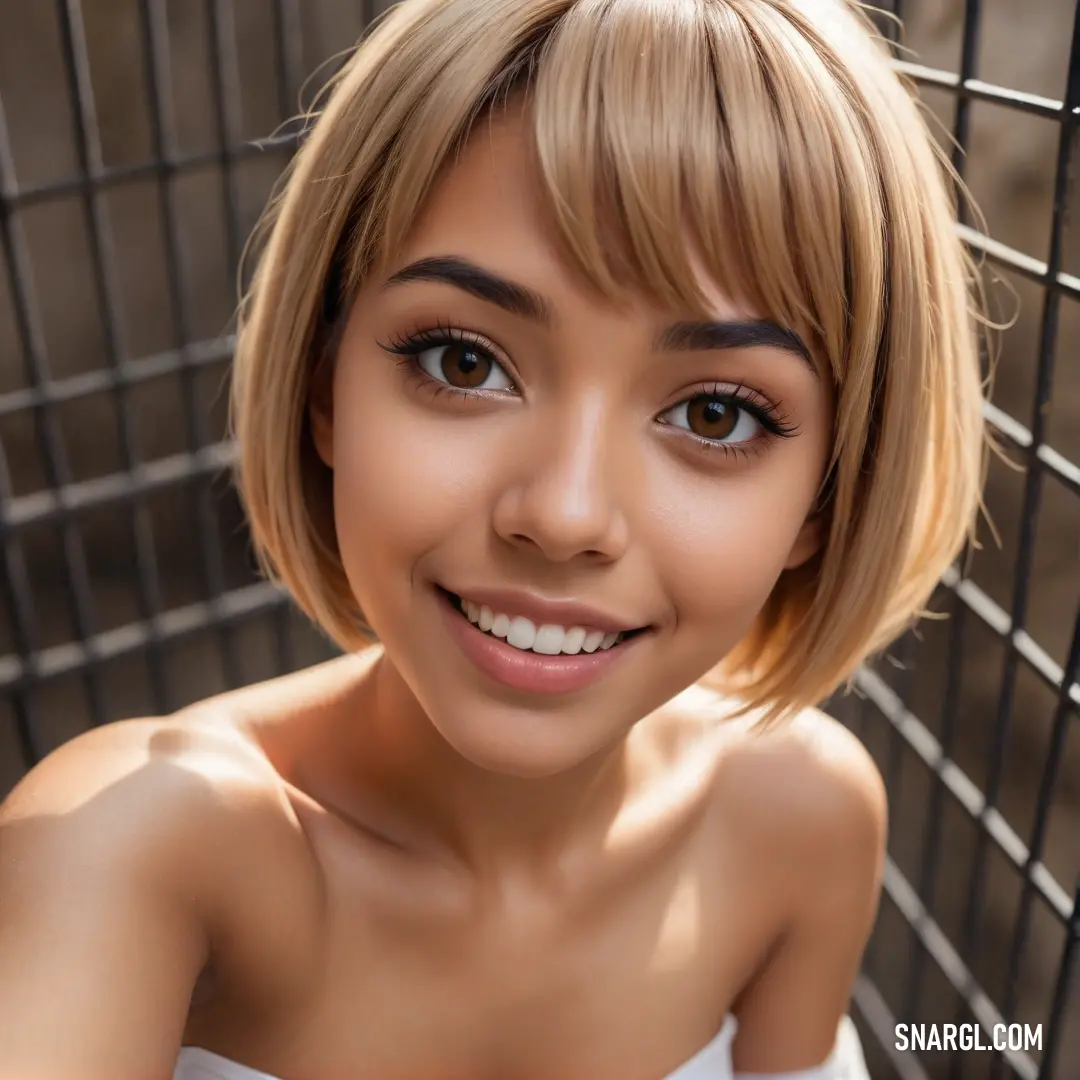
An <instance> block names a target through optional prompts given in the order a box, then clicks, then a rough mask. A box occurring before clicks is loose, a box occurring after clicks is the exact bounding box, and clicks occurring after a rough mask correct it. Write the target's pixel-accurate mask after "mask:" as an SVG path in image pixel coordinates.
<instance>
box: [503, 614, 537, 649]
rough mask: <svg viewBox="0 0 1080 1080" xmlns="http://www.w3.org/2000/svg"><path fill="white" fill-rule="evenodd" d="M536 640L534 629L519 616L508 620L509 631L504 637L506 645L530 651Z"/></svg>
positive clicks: (527, 621) (526, 620)
mask: <svg viewBox="0 0 1080 1080" xmlns="http://www.w3.org/2000/svg"><path fill="white" fill-rule="evenodd" d="M535 640H536V627H535V626H533V624H532V623H531V622H530V621H529V620H528V619H525V618H522V617H521V616H520V615H517V616H515V617H514V618H513V619H511V620H510V631H509V633H508V634H507V635H506V643H507V644H508V645H513V646H514V648H515V649H531V648H532V647H533V642H534V641H535Z"/></svg>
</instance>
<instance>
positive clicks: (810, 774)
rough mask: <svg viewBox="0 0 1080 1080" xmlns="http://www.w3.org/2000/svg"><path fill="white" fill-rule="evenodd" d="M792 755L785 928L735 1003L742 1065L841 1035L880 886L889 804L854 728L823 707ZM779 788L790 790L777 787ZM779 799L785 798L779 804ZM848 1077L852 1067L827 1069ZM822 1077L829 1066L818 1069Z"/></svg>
mask: <svg viewBox="0 0 1080 1080" xmlns="http://www.w3.org/2000/svg"><path fill="white" fill-rule="evenodd" d="M815 726H816V729H817V730H816V732H815V737H814V738H813V740H812V741H811V742H810V743H809V744H808V745H807V746H806V747H804V749H805V750H806V751H807V752H805V753H804V752H800V753H799V754H798V755H797V757H798V758H800V759H801V760H794V759H793V758H792V757H789V758H787V760H783V761H780V762H778V763H777V764H778V766H779V770H780V772H782V773H783V774H784V775H777V776H776V777H775V780H776V786H775V787H773V793H774V798H775V803H774V807H773V811H774V812H775V813H777V814H778V815H779V817H778V820H777V821H776V822H775V823H774V830H775V831H776V832H777V833H778V835H782V836H783V839H782V840H780V841H778V843H777V848H778V852H777V857H778V858H780V859H782V860H783V863H784V866H785V874H784V877H785V878H786V885H787V890H788V891H789V896H790V918H789V921H788V925H787V929H786V931H785V932H784V933H783V934H782V935H781V937H780V939H779V940H778V942H777V944H776V946H775V947H774V949H773V950H772V951H771V953H770V956H769V960H768V962H767V963H766V964H765V965H764V966H763V968H762V970H761V971H760V972H759V974H758V975H757V977H756V978H755V979H754V980H753V982H752V983H751V984H750V985H749V986H748V987H747V988H746V989H745V990H744V992H743V993H742V994H741V995H740V998H739V1001H738V1002H737V1003H736V1006H735V1010H734V1011H735V1013H736V1016H737V1017H738V1020H739V1032H738V1035H737V1037H736V1040H735V1045H734V1047H733V1054H732V1057H733V1064H734V1067H735V1070H736V1072H737V1073H740V1074H741V1073H766V1074H768V1073H784V1072H795V1071H796V1070H804V1069H805V1070H811V1072H810V1073H809V1076H808V1080H809V1077H814V1078H815V1080H816V1078H817V1077H818V1076H819V1075H820V1074H818V1073H817V1072H815V1071H813V1067H814V1066H817V1065H820V1064H821V1063H823V1062H825V1061H826V1059H827V1058H828V1057H829V1055H830V1054H831V1053H832V1051H833V1049H834V1046H835V1045H836V1043H837V1038H838V1025H839V1024H840V1021H841V1019H842V1017H843V1016H844V1014H845V1013H846V1010H847V1008H848V1005H849V1001H850V996H851V989H852V986H853V984H854V982H855V978H856V976H857V974H858V971H859V966H860V962H861V960H862V954H863V950H864V948H865V946H866V941H867V939H868V937H869V935H870V932H871V930H872V928H873V924H874V919H875V916H876V913H877V906H878V899H879V895H880V889H881V872H882V864H883V860H884V851H885V842H886V827H887V826H886V821H887V806H886V798H885V791H884V787H883V785H882V782H881V778H880V775H879V774H878V771H877V769H876V767H875V765H874V763H873V761H872V760H871V758H870V757H869V755H868V754H867V753H866V751H865V750H864V749H863V748H862V746H861V744H859V743H858V742H857V741H856V740H855V738H854V737H853V736H852V735H850V734H849V733H848V732H846V731H844V730H843V729H841V728H840V727H839V725H835V723H834V722H833V721H829V720H827V719H826V718H824V717H822V718H821V720H820V721H819V723H818V724H817V725H815ZM780 790H782V791H783V794H780ZM777 804H778V805H777ZM828 1075H829V1077H830V1080H832V1077H833V1076H834V1075H835V1076H836V1077H837V1080H839V1078H840V1077H844V1078H846V1077H847V1076H848V1075H850V1074H849V1073H847V1072H842V1073H839V1074H836V1073H834V1072H830V1073H829V1074H828ZM821 1080H824V1075H822V1076H821Z"/></svg>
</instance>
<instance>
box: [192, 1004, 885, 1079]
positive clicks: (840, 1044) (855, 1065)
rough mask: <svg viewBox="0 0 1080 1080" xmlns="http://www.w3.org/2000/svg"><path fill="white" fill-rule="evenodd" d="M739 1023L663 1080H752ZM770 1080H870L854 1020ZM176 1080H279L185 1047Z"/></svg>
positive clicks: (729, 1023) (728, 1025)
mask: <svg viewBox="0 0 1080 1080" xmlns="http://www.w3.org/2000/svg"><path fill="white" fill-rule="evenodd" d="M738 1026H739V1024H738V1021H737V1020H736V1019H735V1017H734V1016H731V1015H729V1016H728V1017H727V1018H726V1019H725V1020H724V1025H723V1027H721V1028H720V1030H719V1031H718V1032H717V1034H716V1035H715V1037H714V1038H713V1039H712V1040H711V1041H710V1042H709V1043H707V1044H706V1045H705V1046H703V1047H702V1048H701V1049H700V1050H699V1051H698V1052H697V1053H696V1054H694V1056H693V1057H692V1058H690V1059H689V1060H688V1061H684V1062H683V1063H682V1065H680V1066H679V1067H678V1068H677V1069H676V1070H675V1071H674V1072H672V1073H668V1075H667V1076H666V1077H664V1080H751V1077H752V1076H758V1075H761V1076H764V1075H765V1074H758V1073H753V1074H751V1073H736V1072H735V1071H734V1069H732V1067H731V1043H732V1040H733V1039H734V1038H735V1032H736V1031H737V1030H738ZM768 1077H769V1080H870V1074H869V1073H868V1072H867V1071H866V1062H865V1060H864V1059H863V1054H862V1047H861V1046H860V1045H859V1036H858V1034H857V1032H856V1031H855V1025H854V1024H853V1023H852V1022H851V1018H850V1017H848V1016H845V1017H844V1019H843V1020H842V1021H841V1024H840V1027H839V1030H838V1031H837V1036H836V1045H835V1046H834V1047H833V1049H832V1053H830V1054H829V1057H828V1058H827V1060H825V1061H824V1062H822V1064H820V1065H816V1066H815V1067H814V1068H812V1069H798V1070H796V1071H795V1072H785V1073H769V1074H768ZM173 1080H277V1077H274V1076H270V1074H269V1073H264V1072H259V1070H258V1069H252V1068H249V1067H248V1066H247V1065H241V1064H240V1063H239V1062H236V1061H230V1060H229V1059H228V1058H223V1057H221V1056H220V1055H219V1054H214V1053H212V1052H211V1051H209V1050H203V1049H201V1048H199V1047H197V1046H185V1047H184V1048H183V1049H182V1050H181V1051H180V1057H179V1058H178V1059H177V1062H176V1070H175V1072H174V1073H173Z"/></svg>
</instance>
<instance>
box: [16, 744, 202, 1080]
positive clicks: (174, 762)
mask: <svg viewBox="0 0 1080 1080" xmlns="http://www.w3.org/2000/svg"><path fill="white" fill-rule="evenodd" d="M158 730H159V728H157V727H154V726H153V725H149V724H147V723H146V722H132V723H125V724H119V725H112V726H110V727H106V728H102V729H98V730H97V731H94V732H91V733H89V734H88V735H85V736H82V737H80V738H79V739H76V740H74V741H73V742H72V743H69V744H67V745H65V746H64V747H62V748H61V749H60V750H58V751H57V752H56V753H54V754H53V755H51V756H50V757H49V758H47V759H46V761H45V762H43V763H42V764H41V765H39V766H38V767H37V768H36V769H35V770H33V771H32V772H31V773H30V774H29V775H28V776H27V777H26V778H25V779H24V780H23V782H22V783H21V784H20V785H19V786H18V787H17V788H16V789H15V791H14V792H12V794H11V796H9V798H8V799H7V801H6V802H5V803H4V805H3V806H2V807H0V1080H121V1078H122V1080H166V1078H169V1077H171V1076H172V1073H173V1068H174V1065H175V1061H176V1056H177V1052H178V1049H179V1046H180V1041H181V1037H182V1034H183V1029H184V1024H185V1018H186V1015H187V1009H188V1003H189V999H190V994H191V990H192V987H193V985H194V983H195V980H196V977H197V976H198V973H199V971H200V969H201V967H202V965H203V963H204V962H205V959H206V957H207V950H208V927H209V926H210V925H211V922H212V920H213V918H214V917H215V912H214V910H213V908H214V905H215V900H214V889H215V886H214V884H213V882H212V881H210V880H208V878H209V875H211V874H212V873H213V869H214V862H215V861H216V860H215V850H218V849H219V848H220V842H221V830H220V827H219V822H220V819H221V812H220V804H221V800H220V795H219V793H215V792H214V791H213V790H212V789H211V787H210V785H209V784H208V782H207V780H206V779H205V778H204V777H202V776H200V775H199V773H198V772H197V771H196V770H194V769H192V768H189V767H186V766H185V765H184V764H183V763H182V761H181V759H180V758H178V756H177V755H176V754H174V753H172V752H169V750H168V747H167V746H166V747H165V748H164V749H163V747H162V745H161V744H160V742H158V743H157V744H155V739H154V737H153V736H152V734H151V732H154V731H158ZM165 741H166V743H168V741H169V740H168V737H166V740H165ZM181 757H182V755H181Z"/></svg>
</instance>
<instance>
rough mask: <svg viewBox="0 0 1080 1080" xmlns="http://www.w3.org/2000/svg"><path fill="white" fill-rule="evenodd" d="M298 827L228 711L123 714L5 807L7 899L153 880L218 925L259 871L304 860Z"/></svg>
mask: <svg viewBox="0 0 1080 1080" xmlns="http://www.w3.org/2000/svg"><path fill="white" fill-rule="evenodd" d="M298 834H299V829H298V828H297V826H296V824H295V821H294V820H293V819H292V813H291V808H290V805H289V802H288V799H287V797H286V795H285V793H284V791H283V790H282V787H281V785H280V784H279V783H278V782H277V778H276V774H275V773H274V772H273V770H272V769H271V768H270V767H269V765H268V764H267V763H266V761H265V760H264V759H262V758H260V756H259V755H258V754H257V753H256V752H255V750H254V748H253V747H252V746H251V744H250V743H249V742H247V741H246V740H245V739H244V738H243V737H242V736H241V735H240V734H239V732H238V731H237V730H236V728H235V727H234V726H233V725H232V724H230V723H229V720H228V717H227V716H225V715H216V714H215V713H214V711H213V710H209V711H206V712H199V711H196V712H195V713H194V714H188V713H180V714H178V715H177V716H175V717H170V718H164V719H140V720H127V721H122V722H119V723H114V724H109V725H105V726H103V727H100V728H95V729H93V730H91V731H88V732H86V733H84V734H82V735H80V736H78V737H77V738H75V739H72V740H70V741H69V742H67V743H65V744H64V745H63V746H61V747H59V748H58V749H57V750H55V751H54V752H53V753H52V754H50V755H49V756H48V757H46V758H45V759H44V760H43V761H42V762H41V763H40V764H38V765H37V766H36V767H35V768H34V769H32V770H31V771H30V772H29V773H28V774H27V775H26V776H25V777H24V778H23V779H22V780H21V781H20V783H19V784H18V785H16V787H15V788H14V790H13V791H12V792H11V793H10V795H9V796H8V797H7V798H6V799H5V800H4V802H3V804H2V805H0V837H2V840H3V846H4V852H5V857H6V858H5V866H6V868H7V870H8V873H7V874H4V873H3V872H2V871H0V897H5V898H6V899H8V900H9V901H10V900H11V899H12V895H13V893H14V892H18V893H20V894H21V893H22V892H23V891H24V890H23V889H22V888H19V886H18V882H19V881H22V882H23V883H24V884H28V883H29V881H31V880H34V881H36V889H35V891H36V892H39V893H44V894H51V893H52V892H53V891H56V892H57V894H58V895H59V894H60V893H61V891H63V890H66V889H68V888H71V887H74V886H76V885H77V883H78V882H79V881H82V882H83V883H84V884H89V883H90V881H91V879H92V878H93V879H94V885H95V887H98V888H101V889H103V890H105V889H109V888H116V889H124V888H127V887H137V883H138V882H140V881H145V882H148V883H149V882H153V887H154V891H155V892H156V893H157V894H158V895H162V896H164V895H166V894H170V893H174V894H175V895H177V896H181V895H182V896H184V897H186V898H188V900H189V901H190V903H191V904H192V905H194V906H196V907H197V908H199V912H198V914H199V917H200V918H202V917H205V918H206V919H208V920H212V921H215V922H216V921H219V920H224V919H227V918H228V917H229V915H230V913H231V911H232V910H233V909H234V908H235V906H236V903H235V901H236V900H238V899H242V898H243V896H244V884H245V882H250V881H251V880H252V873H253V872H255V871H261V872H262V873H263V874H265V873H266V872H268V870H269V868H270V866H271V865H272V864H273V862H274V861H280V859H281V858H283V857H284V858H287V859H292V860H293V861H296V860H298V859H299V858H302V852H301V851H300V848H299V845H298V841H297V837H298ZM90 867H93V868H94V870H93V871H92V872H91V870H90ZM12 868H14V873H13V872H12ZM106 877H107V878H108V881H106V880H105V878H106ZM67 895H68V896H70V895H71V894H70V893H67Z"/></svg>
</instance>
